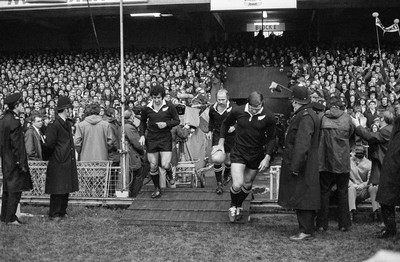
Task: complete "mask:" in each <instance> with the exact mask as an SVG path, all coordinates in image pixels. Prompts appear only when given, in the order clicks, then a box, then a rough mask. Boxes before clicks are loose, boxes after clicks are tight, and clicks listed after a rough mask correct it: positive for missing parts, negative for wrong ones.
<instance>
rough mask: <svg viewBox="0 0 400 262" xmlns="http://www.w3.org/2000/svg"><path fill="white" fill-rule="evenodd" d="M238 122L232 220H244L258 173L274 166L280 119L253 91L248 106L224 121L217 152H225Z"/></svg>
mask: <svg viewBox="0 0 400 262" xmlns="http://www.w3.org/2000/svg"><path fill="white" fill-rule="evenodd" d="M235 124H236V136H235V143H234V146H233V148H232V150H231V162H232V168H231V173H232V187H231V188H230V192H231V204H230V205H231V206H230V208H229V211H228V215H229V220H230V221H231V222H235V221H236V220H239V219H240V217H241V211H242V203H243V202H244V200H245V199H246V197H247V196H248V194H249V193H250V192H251V189H252V186H253V181H254V179H255V177H256V175H257V172H262V171H264V170H265V169H266V168H268V167H269V165H270V160H271V156H272V152H273V150H274V147H275V129H276V120H275V117H274V115H273V113H272V112H271V111H269V110H268V109H267V108H266V107H264V102H263V95H262V94H261V93H259V92H252V93H251V94H250V96H249V98H248V102H247V103H246V105H244V106H240V107H236V108H234V109H233V110H232V111H231V113H230V114H228V115H227V117H226V118H225V120H224V121H223V122H222V125H221V133H220V139H219V142H218V146H216V147H214V148H213V151H219V150H221V151H222V152H224V144H225V138H226V137H227V135H228V130H229V128H230V127H231V126H233V125H235ZM213 153H215V152H211V154H213Z"/></svg>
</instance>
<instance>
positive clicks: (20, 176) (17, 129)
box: [0, 93, 33, 226]
mask: <svg viewBox="0 0 400 262" xmlns="http://www.w3.org/2000/svg"><path fill="white" fill-rule="evenodd" d="M21 97H22V96H21V94H20V93H14V94H11V95H8V96H7V97H6V98H5V99H4V103H5V104H6V105H7V106H8V109H7V110H6V111H5V112H4V113H3V114H2V115H1V116H0V150H1V151H0V156H1V168H2V173H3V180H4V181H3V194H2V204H1V221H2V222H5V223H6V224H8V225H17V226H19V225H22V223H21V221H20V220H19V219H18V217H17V216H16V215H15V213H16V211H17V207H18V204H19V201H20V199H21V195H22V192H23V191H29V190H31V189H32V188H33V185H32V180H31V174H30V172H29V166H28V157H27V154H26V148H25V141H24V134H23V131H22V126H21V122H20V119H19V115H20V114H21V113H23V112H24V107H23V101H22V99H21Z"/></svg>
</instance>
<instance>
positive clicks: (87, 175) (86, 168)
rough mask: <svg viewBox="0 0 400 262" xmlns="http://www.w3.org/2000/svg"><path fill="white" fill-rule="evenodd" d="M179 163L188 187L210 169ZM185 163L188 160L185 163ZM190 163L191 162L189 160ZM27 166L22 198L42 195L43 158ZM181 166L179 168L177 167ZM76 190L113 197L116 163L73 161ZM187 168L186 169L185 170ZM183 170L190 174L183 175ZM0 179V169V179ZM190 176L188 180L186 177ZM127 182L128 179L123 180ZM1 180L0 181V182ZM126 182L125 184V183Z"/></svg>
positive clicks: (273, 191) (274, 185)
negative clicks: (28, 175) (29, 179)
mask: <svg viewBox="0 0 400 262" xmlns="http://www.w3.org/2000/svg"><path fill="white" fill-rule="evenodd" d="M183 163H186V162H181V164H180V165H179V164H178V166H177V167H176V168H175V176H176V179H177V184H179V183H181V184H184V183H187V184H188V186H191V187H202V186H204V182H205V180H204V179H205V177H204V173H205V172H207V171H209V170H210V169H211V168H212V165H211V166H207V167H204V168H201V169H198V170H196V169H195V167H194V165H193V166H189V169H188V170H186V169H182V168H183V167H186V166H185V165H183ZM188 163H189V162H188ZM190 163H191V164H193V162H190ZM29 169H30V173H31V177H32V182H33V189H32V190H31V191H27V192H24V193H23V196H26V197H40V196H44V195H45V193H44V192H45V183H46V170H47V161H29ZM181 169H182V170H181ZM280 169H281V167H280V166H271V168H270V170H269V177H268V179H267V181H265V182H266V183H265V184H264V185H265V186H266V187H268V182H269V190H268V191H267V192H269V200H272V201H274V200H277V199H278V192H279V177H280ZM77 170H78V180H79V191H77V192H73V193H71V196H72V197H79V198H87V199H92V198H114V197H115V192H116V191H119V190H126V188H124V185H123V183H122V180H123V179H122V174H121V170H120V167H119V166H112V165H111V162H109V161H96V162H85V161H78V162H77ZM189 171H190V172H189ZM187 173H190V175H191V176H188V177H186V175H187ZM1 178H2V174H1V168H0V180H1ZM189 178H190V179H189ZM127 181H128V182H129V178H128V179H127ZM1 182H2V181H0V184H1ZM128 184H129V183H128Z"/></svg>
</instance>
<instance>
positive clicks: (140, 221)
mask: <svg viewBox="0 0 400 262" xmlns="http://www.w3.org/2000/svg"><path fill="white" fill-rule="evenodd" d="M151 193H152V189H151V188H145V189H144V190H142V192H141V193H140V194H139V196H138V197H137V198H136V199H135V200H134V201H133V203H132V204H131V206H130V207H129V208H128V210H127V212H125V214H124V216H123V217H122V218H121V220H120V222H121V223H122V224H125V225H171V226H180V225H184V224H194V223H213V224H218V223H230V221H229V218H228V208H229V206H230V194H229V191H228V192H227V191H225V192H224V193H223V194H222V195H217V194H216V193H215V191H214V189H209V188H173V189H172V188H164V189H163V191H162V193H163V195H162V197H161V198H158V199H152V198H151V197H150V196H151ZM249 199H250V197H248V199H247V200H246V201H245V202H244V203H243V217H242V219H241V220H239V221H236V222H235V223H246V222H247V221H248V219H249V211H250V201H249Z"/></svg>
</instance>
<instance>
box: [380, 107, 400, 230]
mask: <svg viewBox="0 0 400 262" xmlns="http://www.w3.org/2000/svg"><path fill="white" fill-rule="evenodd" d="M376 201H378V202H379V203H380V204H381V210H382V218H383V222H384V223H385V228H384V229H383V230H382V231H381V232H379V234H378V238H388V237H393V236H395V235H396V233H397V228H396V210H395V207H396V206H400V116H399V115H398V116H397V117H396V118H395V120H394V123H393V131H392V135H391V139H390V142H389V147H388V150H387V152H386V155H385V158H384V159H383V164H382V169H381V176H380V178H379V188H378V193H377V195H376Z"/></svg>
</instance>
